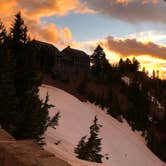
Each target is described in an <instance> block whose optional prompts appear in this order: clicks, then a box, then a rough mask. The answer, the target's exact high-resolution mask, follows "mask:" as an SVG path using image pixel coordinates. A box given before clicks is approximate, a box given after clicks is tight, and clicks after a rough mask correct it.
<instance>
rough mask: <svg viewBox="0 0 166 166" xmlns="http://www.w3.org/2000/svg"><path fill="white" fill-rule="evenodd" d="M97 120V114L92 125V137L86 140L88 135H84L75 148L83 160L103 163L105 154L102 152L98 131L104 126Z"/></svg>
mask: <svg viewBox="0 0 166 166" xmlns="http://www.w3.org/2000/svg"><path fill="white" fill-rule="evenodd" d="M97 121H98V119H97V116H95V118H94V121H93V125H92V126H90V137H89V138H88V140H87V141H85V139H86V137H82V139H81V140H80V142H79V144H78V145H77V147H76V149H75V153H76V154H77V157H78V158H80V159H82V160H87V161H92V162H97V163H102V158H103V155H101V154H100V151H101V138H98V133H99V130H100V128H101V127H102V126H101V125H100V124H98V123H97Z"/></svg>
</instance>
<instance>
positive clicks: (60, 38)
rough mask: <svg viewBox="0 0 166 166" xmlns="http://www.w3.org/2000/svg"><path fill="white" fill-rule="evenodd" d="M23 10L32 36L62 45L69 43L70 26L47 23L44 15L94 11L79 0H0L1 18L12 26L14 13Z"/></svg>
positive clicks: (70, 38) (70, 35)
mask: <svg viewBox="0 0 166 166" xmlns="http://www.w3.org/2000/svg"><path fill="white" fill-rule="evenodd" d="M18 11H21V13H22V16H23V18H24V20H25V23H26V24H27V25H28V29H29V31H30V34H31V36H33V37H35V38H36V39H37V40H42V41H46V42H51V43H53V44H57V45H60V46H65V44H69V43H70V42H71V40H72V33H71V31H70V29H69V28H68V27H62V28H59V27H58V26H56V25H55V23H46V22H43V21H42V19H41V18H42V17H50V16H65V15H67V14H69V13H70V12H73V13H81V14H85V13H93V12H94V11H93V10H91V9H89V8H88V7H87V5H86V3H80V2H79V0H67V1H66V0H10V1H6V0H0V14H1V17H2V18H1V19H2V21H3V22H4V23H5V25H6V26H7V27H8V28H10V26H11V23H12V21H13V19H14V14H16V13H17V12H18ZM12 16H13V17H12Z"/></svg>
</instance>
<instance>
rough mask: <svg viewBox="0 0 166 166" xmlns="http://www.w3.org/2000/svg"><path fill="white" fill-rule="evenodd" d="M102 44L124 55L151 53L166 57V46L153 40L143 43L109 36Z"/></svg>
mask: <svg viewBox="0 0 166 166" xmlns="http://www.w3.org/2000/svg"><path fill="white" fill-rule="evenodd" d="M101 43H102V45H103V46H104V47H106V48H107V49H109V50H112V51H114V52H117V53H119V54H121V55H122V56H124V57H127V56H132V55H134V56H140V55H150V56H153V57H157V58H161V59H166V47H164V46H160V45H157V44H155V43H152V42H148V43H143V42H140V41H137V40H136V39H118V38H114V37H112V36H108V37H107V38H106V39H105V40H103V41H102V42H101Z"/></svg>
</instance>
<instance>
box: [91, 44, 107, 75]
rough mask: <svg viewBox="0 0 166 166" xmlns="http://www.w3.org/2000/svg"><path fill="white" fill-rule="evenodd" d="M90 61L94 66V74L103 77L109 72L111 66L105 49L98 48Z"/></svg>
mask: <svg viewBox="0 0 166 166" xmlns="http://www.w3.org/2000/svg"><path fill="white" fill-rule="evenodd" d="M90 59H91V64H92V66H91V70H92V72H93V73H95V74H99V75H102V74H104V72H105V71H108V70H109V69H110V64H109V62H108V60H107V59H106V55H105V53H104V51H103V48H102V47H101V46H100V45H98V46H97V47H96V49H95V50H94V53H93V55H92V56H91V57H90Z"/></svg>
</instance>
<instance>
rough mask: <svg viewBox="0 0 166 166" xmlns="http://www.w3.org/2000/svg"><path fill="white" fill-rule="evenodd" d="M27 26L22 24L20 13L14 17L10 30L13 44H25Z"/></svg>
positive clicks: (26, 40)
mask: <svg viewBox="0 0 166 166" xmlns="http://www.w3.org/2000/svg"><path fill="white" fill-rule="evenodd" d="M27 32H28V30H27V26H26V25H25V24H24V20H23V18H22V16H21V12H18V13H17V14H16V15H15V21H14V24H13V26H12V28H11V34H10V35H11V38H12V40H13V41H14V43H15V44H18V43H24V44H25V43H27V42H28V36H27Z"/></svg>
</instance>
